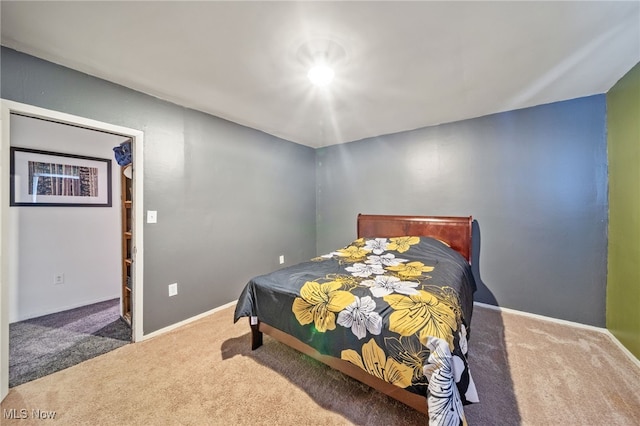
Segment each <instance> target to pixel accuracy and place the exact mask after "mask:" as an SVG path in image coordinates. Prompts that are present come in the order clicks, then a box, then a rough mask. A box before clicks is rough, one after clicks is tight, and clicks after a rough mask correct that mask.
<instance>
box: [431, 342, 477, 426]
mask: <svg viewBox="0 0 640 426" xmlns="http://www.w3.org/2000/svg"><path fill="white" fill-rule="evenodd" d="M427 347H428V348H429V350H430V351H431V354H430V355H429V359H428V361H427V362H428V363H427V364H426V365H425V366H424V374H425V376H427V377H428V379H429V391H428V397H427V400H428V405H429V425H446V426H454V425H456V426H458V425H460V424H465V425H466V424H467V420H466V418H465V415H464V409H463V406H462V401H461V399H460V393H459V391H458V387H457V386H456V377H457V379H458V380H459V379H460V375H461V374H462V372H463V371H464V362H463V361H462V360H461V359H460V358H459V357H457V356H455V357H454V356H452V355H451V351H450V350H449V344H448V343H447V342H446V341H444V340H443V339H440V338H438V337H429V338H428V340H427ZM457 364H462V365H457ZM456 373H457V374H456Z"/></svg>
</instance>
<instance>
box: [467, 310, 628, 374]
mask: <svg viewBox="0 0 640 426" xmlns="http://www.w3.org/2000/svg"><path fill="white" fill-rule="evenodd" d="M473 304H474V305H475V306H479V307H481V308H486V309H491V310H494V311H499V312H507V313H510V314H514V315H521V316H525V317H529V318H535V319H539V320H542V321H549V322H554V323H557V324H562V325H566V326H569V327H576V328H582V329H587V330H592V331H597V332H599V333H604V334H606V335H607V336H608V337H609V338H610V339H611V340H612V341H613V343H614V344H615V345H616V346H618V347H619V348H620V349H621V350H622V352H623V353H624V354H625V355H626V356H627V357H628V358H629V359H630V360H631V361H632V362H633V363H634V364H635V365H637V366H638V368H640V360H638V358H636V356H635V355H634V354H632V353H631V351H630V350H629V349H627V348H626V347H625V346H624V345H623V344H622V343H621V342H620V341H619V340H618V339H617V338H616V336H614V335H613V333H611V332H610V331H609V330H607V329H606V328H604V327H596V326H594V325H588V324H582V323H579V322H574V321H567V320H563V319H558V318H553V317H547V316H544V315H539V314H532V313H529V312H524V311H518V310H516V309H511V308H503V307H500V306H495V305H489V304H486V303H481V302H473Z"/></svg>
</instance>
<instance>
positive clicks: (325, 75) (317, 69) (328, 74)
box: [307, 64, 335, 87]
mask: <svg viewBox="0 0 640 426" xmlns="http://www.w3.org/2000/svg"><path fill="white" fill-rule="evenodd" d="M334 74H335V73H334V72H333V70H332V69H331V68H330V67H329V66H328V65H326V64H316V65H314V66H313V67H311V69H310V70H309V72H308V73H307V77H309V80H310V81H311V83H313V84H315V85H316V86H318V87H326V86H327V85H329V83H331V80H333V76H334Z"/></svg>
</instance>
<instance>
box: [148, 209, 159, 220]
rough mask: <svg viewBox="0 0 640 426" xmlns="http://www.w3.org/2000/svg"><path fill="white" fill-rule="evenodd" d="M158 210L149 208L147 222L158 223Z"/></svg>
mask: <svg viewBox="0 0 640 426" xmlns="http://www.w3.org/2000/svg"><path fill="white" fill-rule="evenodd" d="M157 222H158V212H157V211H155V210H147V223H157Z"/></svg>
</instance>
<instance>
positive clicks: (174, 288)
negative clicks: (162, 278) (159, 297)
mask: <svg viewBox="0 0 640 426" xmlns="http://www.w3.org/2000/svg"><path fill="white" fill-rule="evenodd" d="M176 294H178V283H173V284H169V297H171V296H175V295H176Z"/></svg>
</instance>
